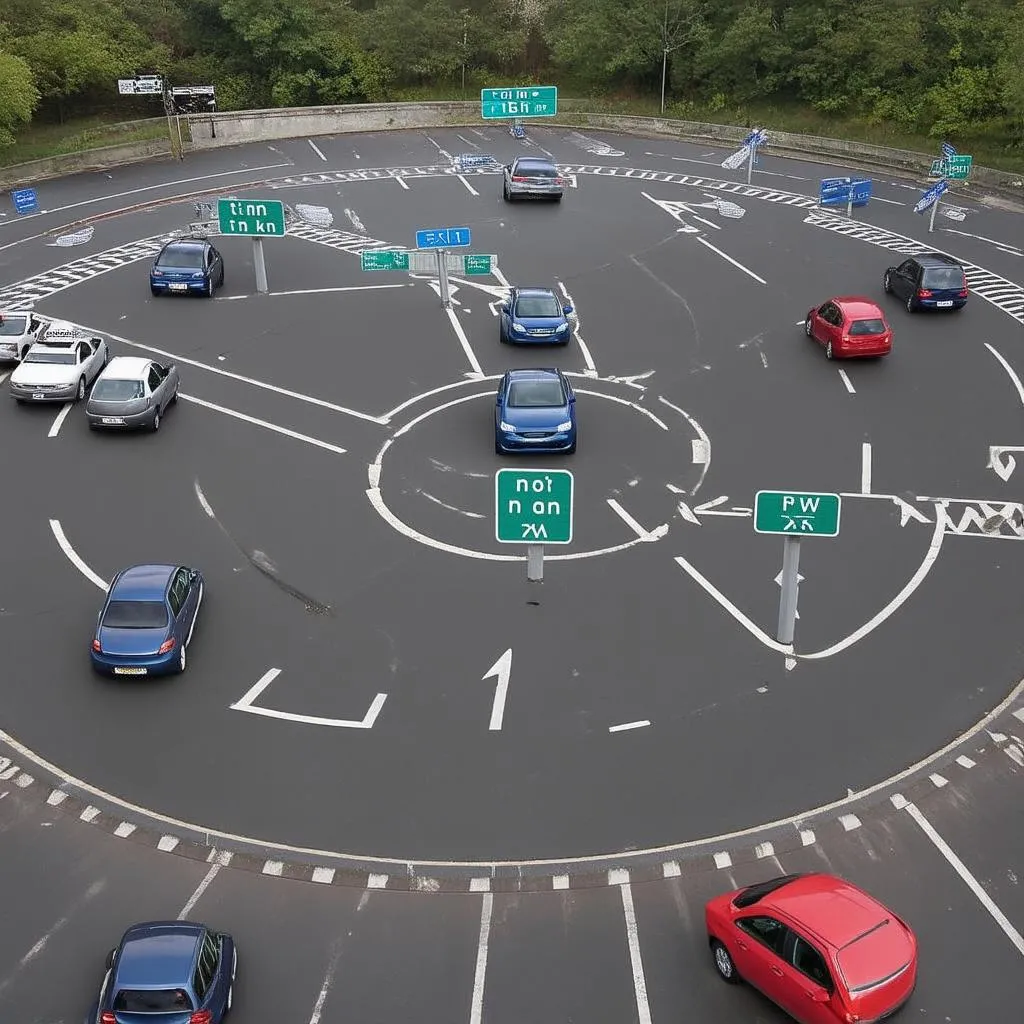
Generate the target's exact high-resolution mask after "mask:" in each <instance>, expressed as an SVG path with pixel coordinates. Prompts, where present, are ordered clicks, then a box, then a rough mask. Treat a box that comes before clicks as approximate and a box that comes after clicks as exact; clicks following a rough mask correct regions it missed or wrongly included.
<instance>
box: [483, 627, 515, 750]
mask: <svg viewBox="0 0 1024 1024" xmlns="http://www.w3.org/2000/svg"><path fill="white" fill-rule="evenodd" d="M511 675H512V648H511V647H510V648H509V649H508V650H507V651H506V652H505V653H504V654H503V655H502V656H501V657H500V658H499V659H498V660H497V661H496V662H495V663H494V664H493V665H492V666H491V667H490V668H489V669H488V670H487V671H486V672H485V673H484V675H483V677H482V678H483V679H491V678H492V677H494V676H497V679H498V682H497V685H496V686H495V687H494V703H493V704H492V705H491V724H490V727H489V728H490V729H491V730H492V731H497V730H498V729H500V728H501V720H502V719H503V718H504V717H505V698H506V697H507V696H508V681H509V678H510V677H511Z"/></svg>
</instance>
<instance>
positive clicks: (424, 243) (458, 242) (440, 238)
mask: <svg viewBox="0 0 1024 1024" xmlns="http://www.w3.org/2000/svg"><path fill="white" fill-rule="evenodd" d="M470 237H471V236H470V233H469V228H425V229H424V230H423V231H417V232H416V248H417V249H454V248H457V247H459V246H465V245H469V243H470Z"/></svg>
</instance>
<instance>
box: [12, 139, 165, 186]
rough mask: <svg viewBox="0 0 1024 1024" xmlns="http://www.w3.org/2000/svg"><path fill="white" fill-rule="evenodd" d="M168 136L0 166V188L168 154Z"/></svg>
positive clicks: (102, 168) (29, 183)
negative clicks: (166, 137)
mask: <svg viewBox="0 0 1024 1024" xmlns="http://www.w3.org/2000/svg"><path fill="white" fill-rule="evenodd" d="M170 155H171V146H170V142H169V140H168V139H149V140H148V141H146V142H126V143H124V144H122V145H120V146H104V147H103V148H102V149H83V150H82V151H80V152H78V153H65V154H63V155H62V156H51V157H47V158H46V159H45V160H32V161H30V162H29V163H25V164H13V165H12V166H10V167H0V188H24V187H25V186H26V185H32V184H33V183H34V182H37V181H45V180H46V179H47V178H63V177H64V176H65V175H66V174H78V173H79V172H81V171H103V170H107V169H108V168H110V167H121V166H123V165H124V164H137V163H142V162H143V161H144V160H152V159H154V158H156V157H161V156H164V157H170Z"/></svg>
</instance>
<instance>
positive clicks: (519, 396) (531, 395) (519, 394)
mask: <svg viewBox="0 0 1024 1024" xmlns="http://www.w3.org/2000/svg"><path fill="white" fill-rule="evenodd" d="M508 404H509V405H511V406H513V407H515V408H525V409H529V408H534V409H538V408H545V407H550V406H556V405H565V394H564V393H563V391H562V385H561V384H560V383H559V382H558V381H557V380H521V381H516V382H515V383H514V384H513V385H512V386H511V387H510V388H509V389H508Z"/></svg>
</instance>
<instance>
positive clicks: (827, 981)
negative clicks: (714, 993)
mask: <svg viewBox="0 0 1024 1024" xmlns="http://www.w3.org/2000/svg"><path fill="white" fill-rule="evenodd" d="M704 917H705V923H706V926H707V935H708V943H709V945H710V946H711V954H712V958H713V962H714V965H715V969H716V970H717V971H718V974H719V976H720V977H721V978H722V979H723V980H724V981H727V982H730V983H732V984H735V983H736V982H738V981H740V980H745V981H747V982H748V983H749V984H751V985H753V986H754V988H756V989H759V990H760V991H761V992H762V993H763V994H764V995H766V996H767V997H768V998H769V999H770V1000H771V1001H772V1002H773V1003H776V1004H777V1005H778V1006H779V1007H781V1008H782V1009H783V1010H785V1011H786V1012H787V1013H788V1014H789V1015H790V1016H791V1017H793V1018H794V1019H795V1020H797V1021H800V1022H801V1024H850V1022H851V1021H864V1022H865V1024H867V1022H869V1021H879V1020H883V1019H887V1018H888V1017H890V1016H891V1015H892V1014H894V1013H895V1012H896V1011H897V1010H898V1009H899V1008H900V1007H902V1006H903V1005H904V1004H905V1003H906V1002H907V1000H908V999H909V998H910V996H911V993H912V992H913V991H914V986H915V985H916V984H917V939H916V938H915V936H914V933H913V932H912V931H911V930H910V927H909V926H908V925H907V924H906V923H905V922H904V921H902V920H901V919H900V918H899V917H898V916H897V915H896V914H894V913H893V912H892V911H891V910H889V909H887V908H886V907H884V906H883V905H882V904H881V903H879V902H878V901H877V900H876V899H874V898H873V897H871V896H869V895H868V894H867V893H866V892H863V891H862V890H860V889H858V888H857V887H856V886H855V885H853V884H852V883H850V882H846V881H844V880H843V879H841V878H835V877H834V876H832V875H824V874H806V875H782V876H781V877H779V878H773V879H770V880H768V881H765V882H760V883H758V884H756V885H750V886H747V887H746V888H745V889H736V890H734V891H733V892H727V893H725V894H724V895H722V896H716V897H715V898H714V899H712V900H710V901H709V902H708V904H707V906H706V907H705V912H704Z"/></svg>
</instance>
